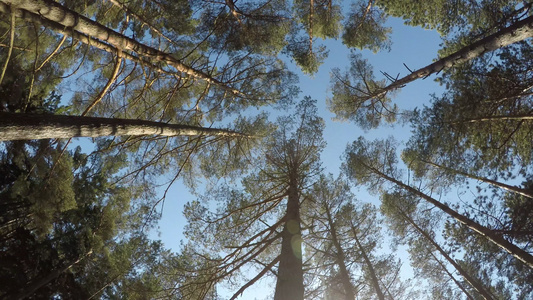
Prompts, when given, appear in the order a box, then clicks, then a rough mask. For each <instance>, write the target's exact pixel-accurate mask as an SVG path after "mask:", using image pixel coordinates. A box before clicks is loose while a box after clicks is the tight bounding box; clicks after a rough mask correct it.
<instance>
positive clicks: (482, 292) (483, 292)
mask: <svg viewBox="0 0 533 300" xmlns="http://www.w3.org/2000/svg"><path fill="white" fill-rule="evenodd" d="M395 208H396V210H397V211H398V212H399V213H400V215H402V217H403V218H404V219H405V220H406V221H407V222H409V224H411V225H412V226H413V227H414V228H415V229H416V230H417V231H418V232H419V233H420V234H421V235H422V236H423V237H424V238H425V239H426V240H427V241H428V242H429V243H430V244H431V245H433V247H435V249H437V251H438V252H439V253H440V255H442V256H443V257H444V258H445V259H446V261H448V262H449V263H450V264H451V265H452V266H453V267H454V268H455V269H456V270H457V272H459V274H460V275H461V276H462V277H463V278H464V279H465V280H466V282H468V283H469V284H470V285H471V286H472V287H473V288H474V289H475V290H476V291H477V292H478V293H479V294H480V295H481V296H482V297H483V299H485V300H492V299H494V298H493V296H492V295H491V294H490V293H489V292H488V291H487V290H486V289H485V288H484V287H483V286H482V285H481V284H480V283H479V282H477V281H476V280H475V279H474V278H473V277H472V276H470V274H468V272H466V271H465V270H464V269H463V268H462V267H461V266H460V265H459V264H458V263H457V262H456V261H455V260H454V259H453V258H451V257H450V255H448V253H447V252H446V251H444V249H442V247H441V246H440V245H439V244H437V242H435V241H434V240H433V238H432V237H431V236H430V235H429V234H428V233H427V232H426V231H425V230H424V229H422V228H420V226H418V225H417V224H416V223H415V221H414V220H413V219H412V218H411V217H409V216H408V215H407V214H406V213H405V212H404V211H403V210H402V209H401V208H399V207H398V206H395ZM467 295H468V294H467Z"/></svg>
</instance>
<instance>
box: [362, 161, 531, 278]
mask: <svg viewBox="0 0 533 300" xmlns="http://www.w3.org/2000/svg"><path fill="white" fill-rule="evenodd" d="M362 165H363V166H365V167H366V168H368V169H369V170H372V171H373V172H374V173H375V174H377V175H379V176H381V177H382V178H384V179H386V180H388V181H390V182H392V183H394V184H396V185H397V186H399V187H401V188H402V189H404V190H406V191H408V192H410V193H412V194H414V195H416V196H419V197H420V198H422V199H424V200H426V201H427V202H429V203H431V204H433V205H435V206H436V207H437V208H439V209H440V210H442V211H443V212H445V213H446V214H448V215H449V216H451V217H452V218H454V219H455V220H457V221H459V222H460V223H462V224H464V225H466V226H467V227H468V228H470V229H472V230H473V231H475V232H477V233H479V234H481V235H482V236H484V237H485V238H487V239H488V240H489V241H491V242H492V243H494V244H495V245H496V246H498V247H500V248H501V249H503V250H505V251H507V252H508V253H509V254H511V255H512V256H514V257H515V258H517V259H518V260H520V261H521V262H523V263H525V264H526V265H527V266H528V267H530V268H532V269H533V256H532V255H531V254H529V253H527V252H526V251H524V250H522V249H520V248H519V247H517V246H516V245H514V244H512V243H511V242H509V241H507V240H506V239H504V238H503V237H502V236H501V235H499V234H496V233H494V232H493V231H492V230H490V229H489V228H487V227H485V226H483V225H481V224H479V223H477V222H475V221H473V220H471V219H469V218H467V217H465V216H464V215H462V214H460V213H458V212H456V211H455V210H453V209H451V208H450V207H449V206H447V205H445V204H443V203H441V202H439V201H438V200H436V199H434V198H432V197H430V196H428V195H426V194H424V193H422V192H420V191H419V190H417V189H415V188H413V187H411V186H409V185H406V184H404V183H403V182H401V181H398V180H396V179H394V178H392V177H390V176H387V175H386V174H384V173H382V172H380V171H379V170H377V169H376V168H373V167H370V166H368V165H366V164H364V163H362Z"/></svg>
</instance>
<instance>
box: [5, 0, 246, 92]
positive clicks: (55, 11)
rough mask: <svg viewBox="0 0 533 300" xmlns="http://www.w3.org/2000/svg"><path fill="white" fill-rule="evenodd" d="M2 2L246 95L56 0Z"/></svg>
mask: <svg viewBox="0 0 533 300" xmlns="http://www.w3.org/2000/svg"><path fill="white" fill-rule="evenodd" d="M0 2H2V3H4V4H7V5H9V6H11V7H12V8H17V9H23V10H26V11H28V12H30V13H33V14H36V15H38V16H40V17H42V18H44V19H47V20H49V21H52V22H55V23H57V24H60V25H61V26H64V27H66V28H68V29H69V30H74V31H77V32H79V33H82V34H84V35H87V36H90V37H92V38H96V39H98V40H100V41H103V42H106V43H109V44H111V45H113V46H115V48H117V49H118V50H117V51H124V50H129V51H133V52H135V53H137V54H138V55H141V56H144V57H147V58H150V59H153V60H155V61H159V62H163V63H166V64H169V65H171V66H173V67H174V68H176V70H178V71H179V72H182V73H185V74H188V75H190V76H193V77H195V78H200V79H203V80H205V81H207V82H209V83H213V84H216V85H218V86H220V87H222V88H224V89H226V90H228V91H230V92H231V93H233V94H234V95H238V96H243V94H242V93H241V92H240V91H238V90H236V89H233V88H231V87H229V86H228V85H226V84H224V83H223V82H221V81H219V80H217V79H215V78H213V77H211V76H210V75H208V74H206V73H204V72H202V71H199V70H196V69H194V68H192V67H190V66H187V65H185V64H183V63H182V62H180V61H179V60H178V59H176V58H174V57H173V56H172V55H171V54H169V53H165V52H162V51H160V50H157V49H155V48H152V47H150V46H147V45H145V44H143V43H140V42H137V41H136V40H134V39H132V38H129V37H127V36H125V35H122V34H120V33H118V32H116V31H114V30H112V29H110V28H108V27H106V26H104V25H102V24H100V23H98V22H95V21H93V20H91V19H89V18H87V17H85V16H82V15H80V14H78V13H77V12H75V11H72V10H70V9H68V8H66V7H64V6H62V5H61V4H59V3H57V2H55V1H53V0H0Z"/></svg>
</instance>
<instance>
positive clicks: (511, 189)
mask: <svg viewBox="0 0 533 300" xmlns="http://www.w3.org/2000/svg"><path fill="white" fill-rule="evenodd" d="M421 162H423V163H425V164H428V165H431V166H434V167H437V168H439V169H443V170H446V171H450V172H453V173H456V174H459V175H462V176H465V177H468V178H472V179H475V180H479V181H481V182H485V183H488V184H491V185H493V186H496V187H499V188H501V189H504V190H506V191H509V192H513V193H517V194H519V195H522V196H524V197H528V198H532V199H533V192H532V191H530V190H527V189H523V188H519V187H516V186H512V185H508V184H505V183H501V182H498V181H495V180H491V179H488V178H484V177H479V176H476V175H472V174H468V173H465V172H462V171H459V170H455V169H452V168H449V167H446V166H442V165H439V164H437V163H434V162H430V161H425V160H421Z"/></svg>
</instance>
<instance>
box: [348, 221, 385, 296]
mask: <svg viewBox="0 0 533 300" xmlns="http://www.w3.org/2000/svg"><path fill="white" fill-rule="evenodd" d="M351 225H352V226H351V227H352V233H353V237H354V239H355V243H356V244H357V248H359V250H360V251H361V255H362V256H363V260H364V261H365V264H366V266H367V267H368V272H369V273H370V278H372V286H373V287H374V290H375V291H376V294H377V296H378V299H379V300H385V295H384V294H383V291H382V290H381V287H380V286H379V280H378V277H377V276H376V271H375V270H374V267H373V266H372V262H371V261H370V258H369V257H368V255H366V251H365V249H364V248H363V245H361V242H360V241H359V239H358V238H357V232H356V230H355V227H354V224H353V223H352V224H351Z"/></svg>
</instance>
